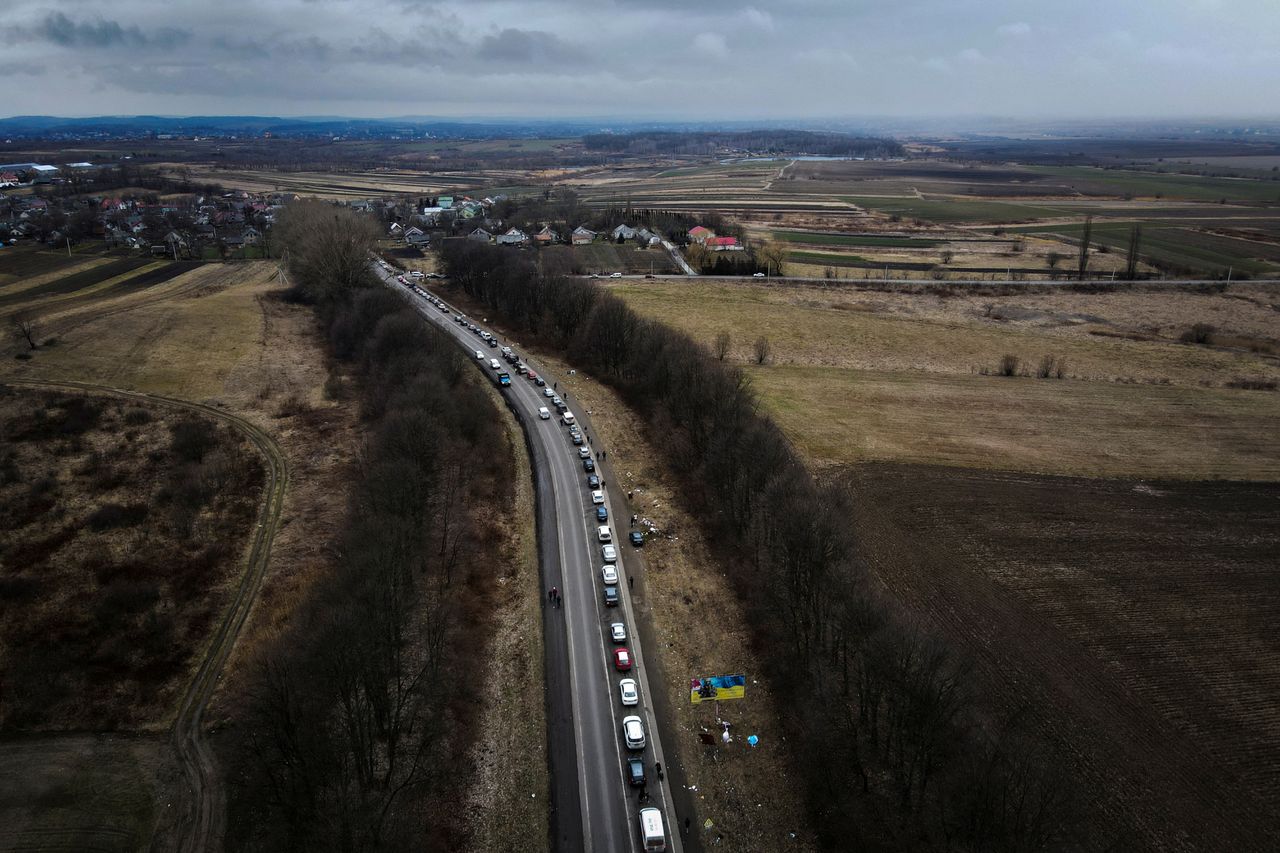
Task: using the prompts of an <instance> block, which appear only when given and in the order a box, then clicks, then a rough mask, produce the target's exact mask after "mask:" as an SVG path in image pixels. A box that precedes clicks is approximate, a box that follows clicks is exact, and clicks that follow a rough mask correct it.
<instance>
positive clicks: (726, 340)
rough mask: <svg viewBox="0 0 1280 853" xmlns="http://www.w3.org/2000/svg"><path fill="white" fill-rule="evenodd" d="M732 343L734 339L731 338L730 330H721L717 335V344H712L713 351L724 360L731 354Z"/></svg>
mask: <svg viewBox="0 0 1280 853" xmlns="http://www.w3.org/2000/svg"><path fill="white" fill-rule="evenodd" d="M731 343H732V340H731V339H730V337H729V333H728V332H721V333H720V334H718V335H716V340H715V344H714V345H713V346H712V351H713V352H714V353H715V354H716V358H718V359H719V360H720V361H724V360H725V358H727V357H728V355H729V346H730V344H731Z"/></svg>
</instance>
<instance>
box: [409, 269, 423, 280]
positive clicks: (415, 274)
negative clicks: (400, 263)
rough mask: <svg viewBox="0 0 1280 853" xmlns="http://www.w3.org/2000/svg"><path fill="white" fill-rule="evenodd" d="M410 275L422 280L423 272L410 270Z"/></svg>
mask: <svg viewBox="0 0 1280 853" xmlns="http://www.w3.org/2000/svg"><path fill="white" fill-rule="evenodd" d="M409 275H411V276H413V277H414V278H422V270H410V272H409Z"/></svg>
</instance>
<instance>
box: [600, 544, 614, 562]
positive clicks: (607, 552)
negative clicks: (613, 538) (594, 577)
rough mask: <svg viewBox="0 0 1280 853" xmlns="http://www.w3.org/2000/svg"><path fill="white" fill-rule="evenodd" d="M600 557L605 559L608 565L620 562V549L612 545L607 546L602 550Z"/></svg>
mask: <svg viewBox="0 0 1280 853" xmlns="http://www.w3.org/2000/svg"><path fill="white" fill-rule="evenodd" d="M600 556H601V557H603V558H604V561H605V562H606V563H616V562H618V549H617V548H615V547H613V546H612V545H605V546H604V547H603V548H601V549H600Z"/></svg>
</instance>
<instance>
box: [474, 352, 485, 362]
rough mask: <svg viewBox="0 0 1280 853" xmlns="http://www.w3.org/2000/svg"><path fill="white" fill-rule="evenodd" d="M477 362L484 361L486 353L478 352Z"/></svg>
mask: <svg viewBox="0 0 1280 853" xmlns="http://www.w3.org/2000/svg"><path fill="white" fill-rule="evenodd" d="M476 360H478V361H484V353H482V352H480V350H476Z"/></svg>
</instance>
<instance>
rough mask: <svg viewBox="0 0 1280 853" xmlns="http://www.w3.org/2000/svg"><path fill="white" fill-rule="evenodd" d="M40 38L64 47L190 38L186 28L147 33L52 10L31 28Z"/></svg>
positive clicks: (168, 44) (174, 42) (167, 43)
mask: <svg viewBox="0 0 1280 853" xmlns="http://www.w3.org/2000/svg"><path fill="white" fill-rule="evenodd" d="M32 32H33V35H34V36H35V37H36V38H42V39H45V40H46V41H50V42H52V43H54V44H57V45H61V46H63V47H98V48H102V47H113V46H123V47H134V48H137V47H160V48H172V47H177V46H178V45H180V44H182V43H183V42H185V41H187V40H188V39H190V38H191V33H190V32H189V31H187V30H183V29H178V28H176V27H162V28H160V29H158V30H154V31H152V32H150V33H145V32H143V31H142V30H141V29H140V28H139V27H137V26H128V27H123V26H121V25H120V24H119V23H117V22H115V21H107V20H103V19H101V18H99V19H98V20H96V21H93V22H76V21H73V20H71V19H70V18H68V17H67V16H66V15H65V14H63V13H62V12H51V13H50V14H48V15H46V16H45V18H44V20H43V21H41V22H40V24H39V25H38V26H36V27H35V28H34V29H33V31H32Z"/></svg>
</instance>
